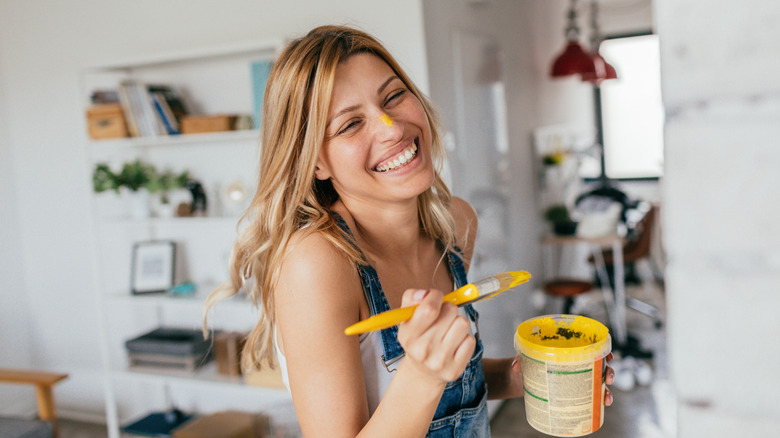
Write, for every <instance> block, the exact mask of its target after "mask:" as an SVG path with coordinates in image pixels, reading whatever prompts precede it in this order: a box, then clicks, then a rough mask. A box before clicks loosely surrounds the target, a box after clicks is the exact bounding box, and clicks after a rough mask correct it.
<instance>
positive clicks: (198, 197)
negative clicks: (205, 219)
mask: <svg viewBox="0 0 780 438" xmlns="http://www.w3.org/2000/svg"><path fill="white" fill-rule="evenodd" d="M187 189H189V191H190V193H191V194H192V211H191V214H192V216H205V215H206V207H207V203H206V191H205V190H203V185H202V184H201V183H200V182H198V181H195V180H190V181H188V182H187Z"/></svg>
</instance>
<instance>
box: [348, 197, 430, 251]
mask: <svg viewBox="0 0 780 438" xmlns="http://www.w3.org/2000/svg"><path fill="white" fill-rule="evenodd" d="M337 204H338V205H334V210H336V211H337V212H339V213H342V211H343V212H345V213H346V215H345V214H342V216H346V217H345V220H347V223H348V224H349V225H350V227H351V228H352V230H353V232H354V233H355V236H356V238H357V240H358V244H359V245H360V246H361V248H363V250H364V251H365V252H367V254H366V255H367V256H369V257H381V258H384V259H388V258H395V257H398V258H406V259H408V260H409V261H410V262H411V261H412V260H414V259H416V258H417V257H419V256H420V255H421V254H422V251H424V250H425V249H426V248H427V245H426V244H428V243H430V239H428V238H427V237H426V236H425V235H424V234H423V233H422V231H421V230H420V220H419V216H418V210H417V202H416V200H414V201H412V202H409V203H405V204H394V205H389V206H382V207H378V206H376V205H373V206H365V205H362V204H359V203H344V202H338V203H337ZM340 210H341V211H340Z"/></svg>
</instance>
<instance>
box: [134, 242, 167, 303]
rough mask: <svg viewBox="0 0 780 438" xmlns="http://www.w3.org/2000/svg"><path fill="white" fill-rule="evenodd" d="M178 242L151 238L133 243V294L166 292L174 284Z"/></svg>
mask: <svg viewBox="0 0 780 438" xmlns="http://www.w3.org/2000/svg"><path fill="white" fill-rule="evenodd" d="M175 258H176V242H174V241H172V240H150V241H143V242H136V243H135V244H134V245H133V259H132V266H131V275H130V292H131V293H132V294H133V295H140V294H150V293H161V292H166V291H167V290H168V289H170V288H171V287H173V285H174V266H175Z"/></svg>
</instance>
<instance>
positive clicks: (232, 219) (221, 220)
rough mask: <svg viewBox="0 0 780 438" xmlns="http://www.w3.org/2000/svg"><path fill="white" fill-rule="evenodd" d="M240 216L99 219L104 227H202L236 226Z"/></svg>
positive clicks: (114, 217)
mask: <svg viewBox="0 0 780 438" xmlns="http://www.w3.org/2000/svg"><path fill="white" fill-rule="evenodd" d="M240 219H241V217H240V216H193V217H168V218H165V217H150V218H144V219H136V218H132V217H129V216H109V217H104V218H101V219H100V222H101V223H103V224H104V225H130V226H138V227H147V226H159V225H177V226H187V225H192V226H198V227H200V226H204V225H209V224H211V225H215V226H220V225H231V226H232V225H237V224H238V221H239V220H240Z"/></svg>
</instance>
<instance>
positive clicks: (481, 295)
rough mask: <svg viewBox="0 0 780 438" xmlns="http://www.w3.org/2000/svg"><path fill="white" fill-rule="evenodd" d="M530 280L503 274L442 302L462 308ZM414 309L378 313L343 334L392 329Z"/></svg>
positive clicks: (517, 273)
mask: <svg viewBox="0 0 780 438" xmlns="http://www.w3.org/2000/svg"><path fill="white" fill-rule="evenodd" d="M530 278H531V274H529V273H528V272H526V271H510V272H503V273H501V274H496V275H492V276H490V277H487V278H483V279H482V280H479V281H477V282H475V283H469V284H467V285H465V286H463V287H460V288H458V289H456V290H454V291H452V292H450V293H448V294H447V295H445V296H444V300H443V301H449V302H450V303H452V304H455V305H456V306H462V305H464V304H470V303H474V302H477V301H480V300H484V299H489V298H493V297H495V296H496V295H498V294H500V293H501V292H504V291H507V290H509V289H512V288H513V287H515V286H517V285H519V284H522V283H525V282H527V281H528V280H529V279H530ZM416 308H417V305H414V306H409V307H401V308H400V309H394V310H388V311H387V312H382V313H379V314H377V315H374V316H372V317H370V318H368V319H364V320H363V321H360V322H358V323H356V324H353V325H351V326H349V327H347V329H346V330H344V333H345V334H347V335H358V334H360V333H365V332H370V331H373V330H381V329H385V328H388V327H392V326H394V325H396V324H400V323H402V322H404V321H407V320H409V318H411V317H412V315H413V314H414V309H416Z"/></svg>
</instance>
